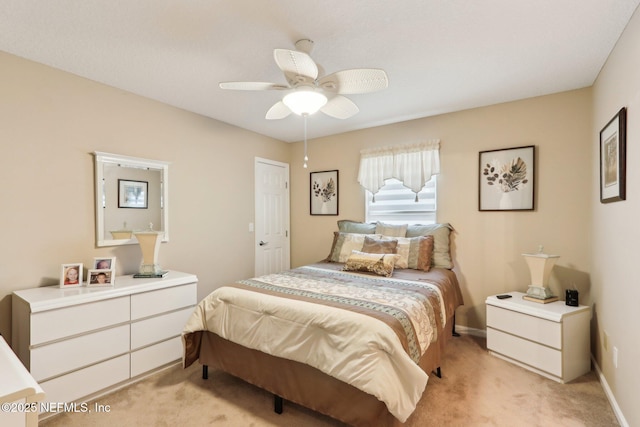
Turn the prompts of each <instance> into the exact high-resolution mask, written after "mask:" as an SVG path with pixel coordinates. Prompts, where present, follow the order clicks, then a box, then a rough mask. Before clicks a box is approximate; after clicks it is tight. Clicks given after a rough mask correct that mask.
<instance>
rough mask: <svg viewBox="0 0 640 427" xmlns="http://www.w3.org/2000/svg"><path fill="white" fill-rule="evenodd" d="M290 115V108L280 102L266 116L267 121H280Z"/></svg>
mask: <svg viewBox="0 0 640 427" xmlns="http://www.w3.org/2000/svg"><path fill="white" fill-rule="evenodd" d="M289 114H291V110H290V109H289V107H287V106H286V105H284V102H282V101H278V102H276V103H275V104H273V106H272V107H271V108H269V111H267V115H266V116H265V118H266V119H267V120H278V119H284V118H285V117H287V116H288V115H289Z"/></svg>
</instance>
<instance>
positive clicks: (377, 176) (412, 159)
mask: <svg viewBox="0 0 640 427" xmlns="http://www.w3.org/2000/svg"><path fill="white" fill-rule="evenodd" d="M439 173H440V140H431V141H428V142H422V143H419V144H404V145H393V146H386V147H377V148H368V149H364V150H361V151H360V169H359V171H358V182H359V183H360V185H361V186H363V187H364V188H365V189H367V190H369V191H371V193H373V195H374V201H375V194H376V193H377V192H378V190H380V188H381V187H382V186H384V181H385V180H386V179H389V178H396V179H398V180H400V181H402V184H403V185H404V186H405V187H407V188H409V189H411V191H413V192H414V193H416V199H417V197H418V193H419V192H420V190H422V187H424V185H425V183H426V182H427V181H429V180H430V179H431V177H432V176H433V175H437V174H439Z"/></svg>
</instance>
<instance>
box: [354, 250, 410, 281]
mask: <svg viewBox="0 0 640 427" xmlns="http://www.w3.org/2000/svg"><path fill="white" fill-rule="evenodd" d="M397 257H398V255H395V254H370V253H365V252H360V251H352V252H351V255H349V257H348V258H347V262H346V263H345V265H344V268H343V270H345V271H364V272H368V273H375V274H377V275H379V276H385V277H391V276H392V275H393V268H394V266H395V262H396V259H397Z"/></svg>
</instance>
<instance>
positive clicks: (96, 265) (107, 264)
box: [93, 257, 116, 270]
mask: <svg viewBox="0 0 640 427" xmlns="http://www.w3.org/2000/svg"><path fill="white" fill-rule="evenodd" d="M93 269H94V270H115V269H116V257H111V258H106V257H95V258H93Z"/></svg>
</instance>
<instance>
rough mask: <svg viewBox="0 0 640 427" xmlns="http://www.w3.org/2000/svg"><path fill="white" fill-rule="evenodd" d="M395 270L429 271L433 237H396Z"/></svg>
mask: <svg viewBox="0 0 640 427" xmlns="http://www.w3.org/2000/svg"><path fill="white" fill-rule="evenodd" d="M396 252H397V254H398V256H399V259H398V261H397V262H396V268H410V269H413V270H422V271H429V270H430V269H431V259H432V256H433V236H419V237H398V247H397V251H396Z"/></svg>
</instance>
